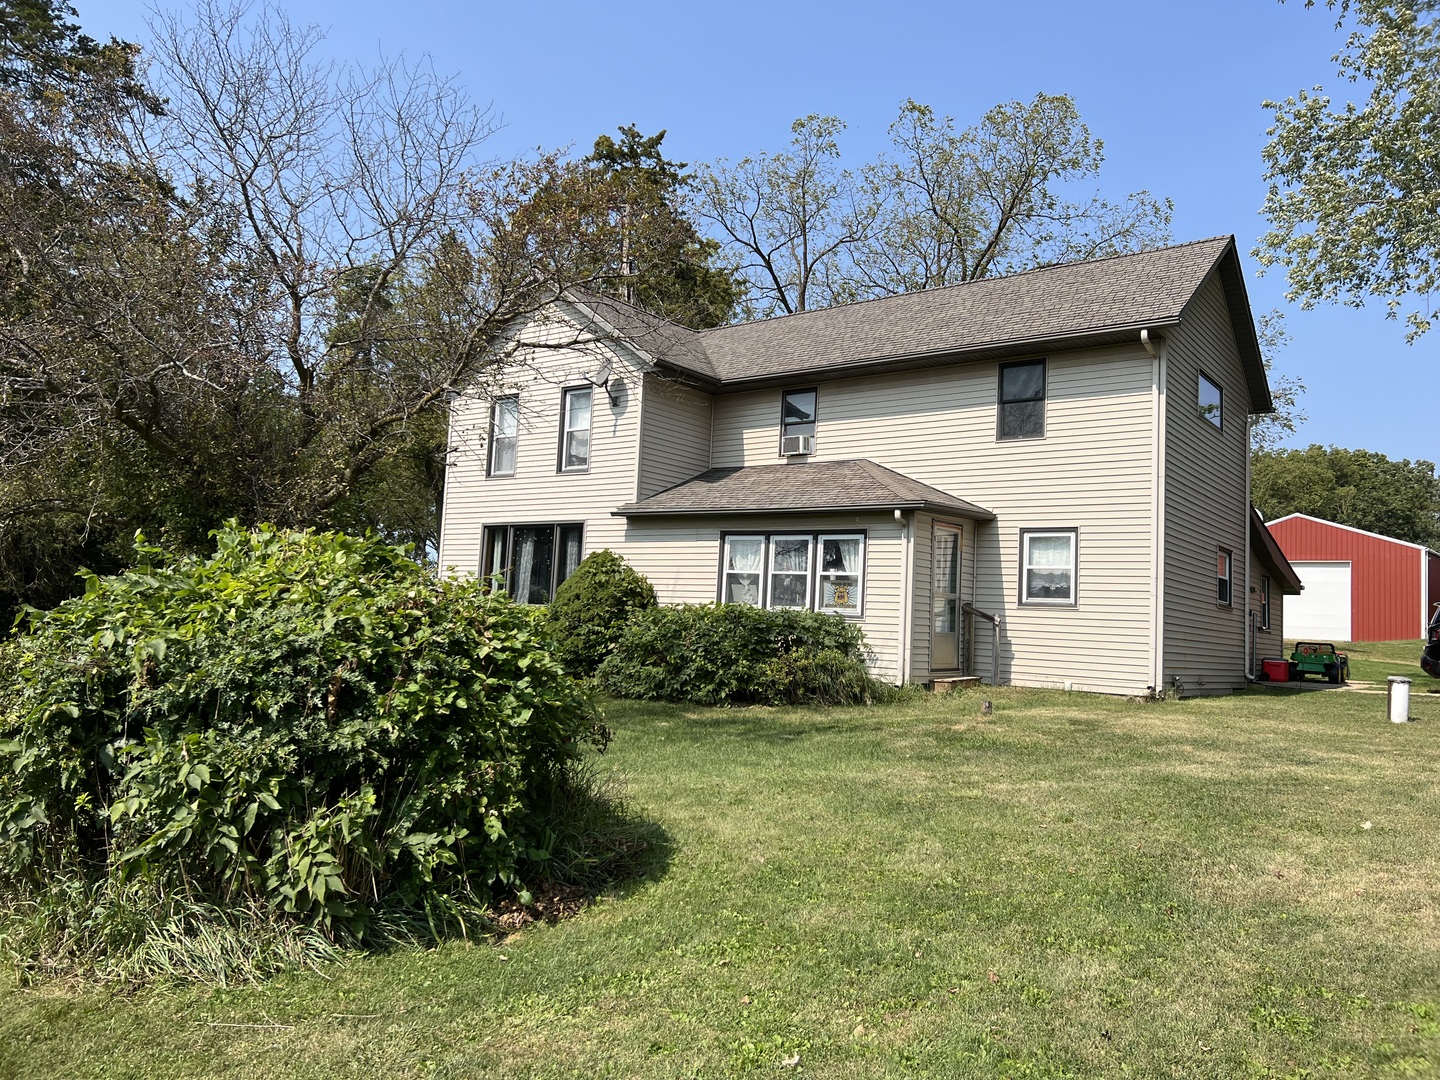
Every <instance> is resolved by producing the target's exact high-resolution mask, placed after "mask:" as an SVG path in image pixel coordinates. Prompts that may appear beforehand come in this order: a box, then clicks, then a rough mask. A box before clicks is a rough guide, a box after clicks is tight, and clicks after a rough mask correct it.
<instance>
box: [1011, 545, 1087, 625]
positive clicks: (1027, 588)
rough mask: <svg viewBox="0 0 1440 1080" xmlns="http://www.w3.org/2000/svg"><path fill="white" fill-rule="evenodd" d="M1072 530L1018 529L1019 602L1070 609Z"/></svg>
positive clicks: (1073, 596) (1073, 562)
mask: <svg viewBox="0 0 1440 1080" xmlns="http://www.w3.org/2000/svg"><path fill="white" fill-rule="evenodd" d="M1077 541H1078V533H1077V530H1075V529H1021V530H1020V603H1022V604H1050V605H1053V606H1056V607H1074V606H1075V603H1076V581H1075V570H1076V562H1077V558H1076V549H1077V547H1078V546H1079V545H1078V542H1077Z"/></svg>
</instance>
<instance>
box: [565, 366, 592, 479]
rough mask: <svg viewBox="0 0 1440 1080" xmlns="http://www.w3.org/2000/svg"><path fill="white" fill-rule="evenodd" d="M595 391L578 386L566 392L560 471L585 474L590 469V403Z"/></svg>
mask: <svg viewBox="0 0 1440 1080" xmlns="http://www.w3.org/2000/svg"><path fill="white" fill-rule="evenodd" d="M593 395H594V390H593V389H592V388H591V387H588V386H577V387H574V388H573V389H570V390H566V391H565V396H564V401H563V402H562V404H561V408H560V471H561V472H585V471H587V470H588V469H589V468H590V402H591V400H592V397H593Z"/></svg>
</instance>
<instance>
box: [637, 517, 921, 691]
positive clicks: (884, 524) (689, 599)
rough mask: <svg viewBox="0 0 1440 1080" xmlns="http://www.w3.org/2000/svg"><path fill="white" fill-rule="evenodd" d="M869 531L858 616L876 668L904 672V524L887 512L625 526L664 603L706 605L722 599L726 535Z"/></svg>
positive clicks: (884, 674) (890, 676)
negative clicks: (722, 539)
mask: <svg viewBox="0 0 1440 1080" xmlns="http://www.w3.org/2000/svg"><path fill="white" fill-rule="evenodd" d="M861 530H864V531H865V532H866V534H867V536H866V543H865V581H864V586H863V588H864V598H863V599H864V607H863V609H862V610H863V614H862V615H861V616H860V618H859V623H860V626H861V628H862V629H863V630H864V632H865V640H866V643H867V644H868V646H869V648H870V650H871V652H872V653H873V658H872V661H871V665H870V668H871V671H872V672H873V673H874V674H875V675H876V676H878V677H880V678H882V679H886V680H888V681H890V682H898V681H899V678H900V605H901V595H902V592H903V590H902V588H901V585H902V580H901V568H902V565H903V559H904V535H905V534H904V530H903V529H902V527H901V525H900V523H899V522H897V521H895V519H894V518H893V517H892V516H890V515H888V514H887V515H880V514H803V515H802V514H775V515H763V516H762V515H737V516H735V517H730V518H725V519H723V520H718V519H713V518H703V519H701V518H672V519H668V520H659V519H654V518H640V519H636V520H635V521H632V522H631V523H630V524H629V526H628V527H627V528H626V529H625V534H624V543H625V546H624V549H623V550H624V554H625V558H626V559H627V560H629V562H630V564H631V565H632V566H634V567H635V569H637V570H639V571H640V572H641V573H642V574H644V575H645V576H646V577H647V578H649V579H650V583H651V584H652V585H654V586H655V596H656V599H658V600H659V601H660V602H661V603H662V604H709V603H714V602H715V601H716V600H717V599H718V598H719V591H720V534H721V533H786V532H801V533H846V532H859V531H861Z"/></svg>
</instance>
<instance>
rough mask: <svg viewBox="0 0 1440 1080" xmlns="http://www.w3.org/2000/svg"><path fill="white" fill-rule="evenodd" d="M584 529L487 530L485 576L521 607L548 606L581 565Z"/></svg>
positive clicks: (527, 527)
mask: <svg viewBox="0 0 1440 1080" xmlns="http://www.w3.org/2000/svg"><path fill="white" fill-rule="evenodd" d="M584 536H585V530H584V528H583V527H582V526H580V525H578V524H575V525H490V526H487V527H486V529H485V545H484V565H483V566H482V567H481V570H482V572H483V574H484V576H485V577H487V578H493V579H495V580H497V581H498V582H499V584H500V587H501V588H503V589H504V590H505V591H506V592H507V593H509V594H510V596H511V597H512V598H513V599H515V600H516V601H518V602H519V603H522V604H548V603H549V602H550V601H551V600H552V599H554V597H555V590H556V588H557V587H558V586H559V585H560V583H561V582H562V581H564V580H565V579H566V578H568V577H569V576H570V575H571V574H573V573H574V572H575V568H576V567H577V566H579V565H580V558H581V554H582V549H583V542H584Z"/></svg>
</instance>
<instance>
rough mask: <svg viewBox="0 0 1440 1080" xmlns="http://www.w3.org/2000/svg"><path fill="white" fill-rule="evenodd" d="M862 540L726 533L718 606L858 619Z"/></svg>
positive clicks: (857, 535)
mask: <svg viewBox="0 0 1440 1080" xmlns="http://www.w3.org/2000/svg"><path fill="white" fill-rule="evenodd" d="M865 538H866V534H865V533H863V532H858V533H753V534H744V533H733V534H727V535H725V536H723V537H722V538H721V554H720V602H721V603H722V604H751V605H754V606H755V607H767V608H797V609H803V610H809V611H823V612H827V613H834V614H839V615H859V614H860V613H861V611H862V608H863V606H864V605H863V598H864V589H865Z"/></svg>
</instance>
